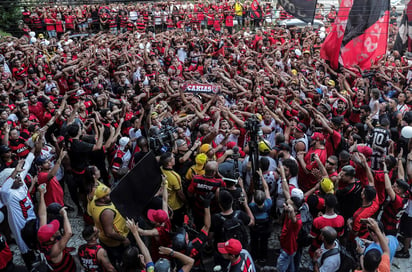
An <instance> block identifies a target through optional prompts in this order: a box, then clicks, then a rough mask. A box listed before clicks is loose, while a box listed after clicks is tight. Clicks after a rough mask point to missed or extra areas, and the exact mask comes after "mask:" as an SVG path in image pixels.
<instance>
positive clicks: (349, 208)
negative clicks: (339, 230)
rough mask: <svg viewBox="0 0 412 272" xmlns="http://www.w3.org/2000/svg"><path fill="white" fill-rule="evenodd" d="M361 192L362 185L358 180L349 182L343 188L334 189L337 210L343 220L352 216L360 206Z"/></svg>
mask: <svg viewBox="0 0 412 272" xmlns="http://www.w3.org/2000/svg"><path fill="white" fill-rule="evenodd" d="M361 192H362V185H361V184H360V182H359V181H356V182H355V183H350V184H348V185H347V186H346V187H345V188H343V189H341V190H337V191H336V198H337V199H338V203H339V211H340V214H341V215H342V216H343V217H344V218H345V220H346V219H348V218H350V217H352V216H353V213H354V212H355V211H356V210H357V209H358V208H359V207H360V206H361V204H362V198H361Z"/></svg>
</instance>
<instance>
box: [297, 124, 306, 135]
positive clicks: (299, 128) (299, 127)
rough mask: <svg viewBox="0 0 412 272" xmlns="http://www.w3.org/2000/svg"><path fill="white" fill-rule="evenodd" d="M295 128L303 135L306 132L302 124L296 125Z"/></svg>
mask: <svg viewBox="0 0 412 272" xmlns="http://www.w3.org/2000/svg"><path fill="white" fill-rule="evenodd" d="M295 128H296V129H297V130H298V131H299V132H303V133H306V130H307V129H308V128H307V127H306V125H305V124H304V123H299V124H297V125H296V126H295Z"/></svg>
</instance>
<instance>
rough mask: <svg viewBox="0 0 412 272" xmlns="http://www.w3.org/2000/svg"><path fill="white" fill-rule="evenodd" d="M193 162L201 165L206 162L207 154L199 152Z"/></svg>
mask: <svg viewBox="0 0 412 272" xmlns="http://www.w3.org/2000/svg"><path fill="white" fill-rule="evenodd" d="M195 162H196V165H197V166H201V167H203V166H204V165H205V163H206V162H207V156H206V154H204V153H200V154H198V155H197V156H196V158H195Z"/></svg>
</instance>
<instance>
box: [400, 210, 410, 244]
mask: <svg viewBox="0 0 412 272" xmlns="http://www.w3.org/2000/svg"><path fill="white" fill-rule="evenodd" d="M399 232H400V233H401V234H402V235H403V236H405V237H406V238H412V217H410V216H409V215H408V214H407V213H403V215H402V217H401V223H400V227H399Z"/></svg>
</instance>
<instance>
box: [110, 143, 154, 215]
mask: <svg viewBox="0 0 412 272" xmlns="http://www.w3.org/2000/svg"><path fill="white" fill-rule="evenodd" d="M161 182H162V176H161V170H160V168H159V165H158V163H157V161H156V158H155V156H154V154H153V152H152V151H150V152H149V153H147V154H146V155H145V156H144V157H143V158H142V159H141V160H140V161H139V162H138V163H137V164H136V166H135V167H133V169H132V170H130V171H129V173H127V174H126V176H124V177H123V178H122V179H121V180H120V181H119V183H118V185H117V186H116V187H114V189H113V190H112V192H111V194H110V198H111V200H112V201H113V203H114V204H115V206H116V208H117V209H118V210H119V212H120V213H121V214H122V216H123V217H125V218H126V217H129V218H133V219H135V220H136V219H137V218H138V217H139V216H141V215H142V214H143V211H144V210H145V208H146V206H147V204H148V203H149V202H150V201H151V200H152V198H153V196H154V195H155V194H156V193H157V191H158V190H159V188H160V184H161Z"/></svg>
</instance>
